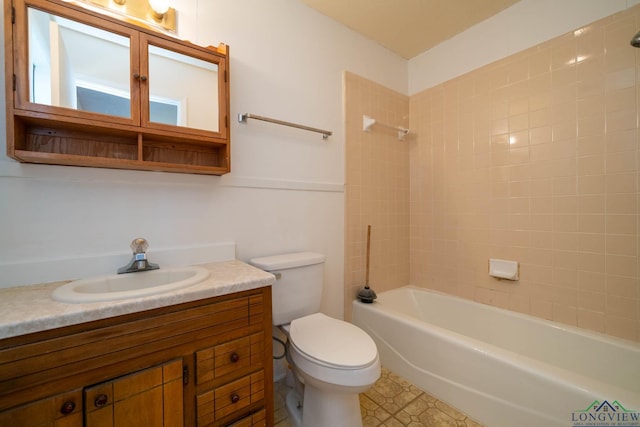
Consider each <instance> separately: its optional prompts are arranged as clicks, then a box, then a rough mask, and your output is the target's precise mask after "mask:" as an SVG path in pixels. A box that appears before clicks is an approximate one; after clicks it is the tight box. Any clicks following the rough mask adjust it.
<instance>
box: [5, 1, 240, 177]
mask: <svg viewBox="0 0 640 427" xmlns="http://www.w3.org/2000/svg"><path fill="white" fill-rule="evenodd" d="M28 7H32V8H35V9H38V10H43V11H47V12H51V13H53V14H55V15H58V16H62V17H65V18H68V19H71V20H73V21H77V22H81V23H84V24H87V25H90V26H92V27H96V28H98V29H102V30H105V31H108V32H110V33H113V34H117V35H120V36H123V37H126V38H127V39H128V40H129V43H130V46H129V50H130V52H129V53H130V58H129V60H130V64H129V66H130V73H131V76H130V79H131V80H130V92H129V96H130V105H131V108H130V116H129V117H120V116H116V115H106V114H100V113H93V112H89V111H79V110H76V109H72V108H65V107H58V106H50V105H45V104H39V103H34V102H30V100H29V81H30V79H29V70H28V68H29V67H28V63H29V61H28V56H27V55H28V28H27V26H28V25H27V8H28ZM4 16H5V61H6V62H5V63H6V66H5V90H6V111H7V155H8V156H9V157H12V158H14V159H16V160H18V161H21V162H28V163H46V164H58V165H73V166H89V167H104V168H114V169H137V170H154V171H168V172H180V173H196V174H212V175H222V174H225V173H228V172H229V171H230V168H231V150H230V123H229V114H230V113H229V111H230V109H229V80H230V79H229V48H228V46H226V45H224V44H221V45H220V46H218V47H201V46H197V45H195V44H192V43H190V42H187V41H183V40H179V39H176V38H173V37H170V36H167V35H165V34H162V33H159V32H156V31H153V30H150V29H147V28H144V27H139V26H137V25H134V24H132V23H130V22H128V21H127V20H121V19H117V18H113V17H110V16H106V15H102V14H99V13H96V12H93V11H90V10H87V9H85V8H83V7H81V6H78V5H76V4H74V3H69V2H65V1H63V0H5V1H4ZM149 46H156V47H159V48H161V49H164V50H168V51H172V52H175V53H179V54H182V55H186V56H189V57H192V58H195V59H198V60H203V61H206V62H209V63H211V64H215V65H216V66H217V70H218V84H217V88H218V90H217V92H218V93H217V95H218V96H217V103H218V116H217V121H218V123H217V129H218V131H210V130H204V129H196V128H190V127H186V126H174V125H169V124H163V123H159V122H153V121H151V120H150V118H149V117H150V107H149V106H150V100H149V80H148V79H146V78H144V79H140V76H147V75H148V68H149V61H148V51H149Z"/></svg>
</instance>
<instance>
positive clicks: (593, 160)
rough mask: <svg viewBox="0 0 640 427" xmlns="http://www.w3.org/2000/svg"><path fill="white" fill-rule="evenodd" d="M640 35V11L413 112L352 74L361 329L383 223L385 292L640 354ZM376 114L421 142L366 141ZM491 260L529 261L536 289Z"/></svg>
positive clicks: (477, 75)
mask: <svg viewBox="0 0 640 427" xmlns="http://www.w3.org/2000/svg"><path fill="white" fill-rule="evenodd" d="M638 29H640V6H636V7H634V8H632V9H629V10H627V11H625V12H622V13H619V14H616V15H613V16H611V17H608V18H606V19H603V20H600V21H598V22H596V23H594V24H592V25H589V26H586V27H584V28H581V29H579V30H577V31H575V32H572V33H569V34H566V35H564V36H561V37H558V38H556V39H554V40H551V41H549V42H546V43H544V44H541V45H538V46H536V47H534V48H531V49H528V50H526V51H523V52H520V53H518V54H516V55H513V56H510V57H508V58H506V59H504V60H501V61H498V62H496V63H493V64H491V65H489V66H486V67H483V68H480V69H477V70H475V71H473V72H470V73H468V74H466V75H464V76H461V77H459V78H455V79H453V80H450V81H448V82H446V83H444V84H441V85H439V86H436V87H433V88H431V89H428V90H425V91H424V92H421V93H419V94H416V95H414V96H412V97H411V98H410V99H409V98H407V97H405V96H403V95H400V94H397V93H395V92H393V91H390V90H388V89H385V88H383V87H381V86H379V85H377V84H375V83H372V82H370V81H367V80H365V79H362V78H360V77H358V76H355V75H353V74H349V73H346V74H345V114H346V117H345V122H346V137H347V140H346V171H347V172H346V177H347V185H346V226H347V227H346V230H347V231H346V233H347V235H346V240H345V245H346V248H345V257H346V259H345V317H346V318H347V319H349V318H350V313H351V308H350V304H351V300H352V299H353V298H354V296H355V294H356V293H357V290H358V289H359V287H360V286H361V285H362V284H363V283H364V276H365V273H364V265H365V261H364V253H365V246H366V245H365V235H366V225H367V224H372V225H373V244H372V261H371V265H372V267H371V284H372V287H373V288H374V289H376V290H378V291H383V290H386V289H390V288H394V287H398V286H402V285H406V284H409V283H411V284H413V285H418V286H423V287H428V288H433V289H437V290H440V291H444V292H447V293H451V294H455V295H460V296H463V297H465V298H468V299H472V300H476V301H479V302H482V303H486V304H491V305H494V306H498V307H503V308H507V309H510V310H514V311H518V312H523V313H527V314H531V315H533V316H537V317H541V318H545V319H552V320H556V321H559V322H562V323H565V324H570V325H577V326H579V327H582V328H586V329H590V330H595V331H599V332H604V333H606V334H610V335H614V336H619V337H623V338H627V339H631V340H636V341H640V281H639V277H638V246H639V241H640V239H639V233H638V229H639V227H640V223H639V216H638V211H639V209H640V207H639V198H638V191H639V188H640V187H639V184H638V180H639V179H640V177H639V174H638V166H639V161H640V160H639V156H640V154H639V150H638V143H639V141H638V136H639V135H638V110H639V102H640V101H639V99H640V85H639V84H638V82H639V81H640V68H639V65H640V49H634V48H632V47H630V46H629V40H630V38H631V37H632V36H633V34H635V33H636V31H637V30H638ZM362 114H369V115H372V116H374V117H376V118H380V120H384V121H387V122H388V123H393V124H402V125H408V126H409V127H410V128H411V129H412V132H413V136H412V137H411V138H409V139H408V140H407V141H405V142H398V141H397V139H396V137H395V133H393V132H392V131H384V130H382V129H374V131H373V132H371V133H364V132H363V131H362ZM407 115H409V120H408V121H407V119H406V117H407ZM489 258H504V259H512V260H517V261H518V262H519V263H520V267H521V280H520V281H519V282H515V283H514V282H506V281H498V280H495V279H493V278H490V277H489V276H488V274H487V262H488V259H489ZM409 259H410V262H409Z"/></svg>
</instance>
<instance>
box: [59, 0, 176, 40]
mask: <svg viewBox="0 0 640 427" xmlns="http://www.w3.org/2000/svg"><path fill="white" fill-rule="evenodd" d="M66 1H70V2H72V3H85V4H88V5H89V7H96V6H97V7H98V11H99V9H103V10H104V11H107V14H111V15H113V14H115V15H116V16H121V17H123V19H128V20H132V21H135V22H137V23H143V24H144V25H149V26H151V27H153V28H155V29H158V30H161V31H169V32H172V33H175V32H176V14H177V12H176V10H175V9H174V8H172V7H171V0H66Z"/></svg>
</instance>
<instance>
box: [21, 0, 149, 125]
mask: <svg viewBox="0 0 640 427" xmlns="http://www.w3.org/2000/svg"><path fill="white" fill-rule="evenodd" d="M37 6H38V2H37V1H35V2H34V5H31V4H28V5H27V7H26V12H25V13H24V16H21V15H22V13H20V12H22V11H24V10H25V9H22V10H20V11H17V13H16V14H17V19H24V20H25V21H26V22H25V24H26V25H24V26H17V27H18V28H26V29H27V30H26V39H27V40H26V43H25V48H26V52H21V54H20V55H17V57H18V58H19V59H18V64H17V70H18V75H17V86H18V87H17V96H16V101H15V102H16V107H17V108H28V109H30V110H38V111H43V112H55V113H59V114H67V115H73V116H80V117H87V118H92V117H93V116H94V115H95V114H100V115H108V116H112V117H111V118H110V120H115V121H116V122H122V123H131V124H139V112H138V107H137V106H136V105H135V104H136V103H138V102H139V89H138V87H137V85H138V83H137V82H136V81H135V79H132V75H133V74H134V68H137V66H136V64H135V63H132V51H131V48H132V45H136V44H137V43H138V35H137V33H136V32H132V31H130V30H129V29H128V28H126V27H122V29H121V31H118V32H116V31H107V30H105V29H103V28H100V27H99V26H97V25H91V22H80V21H79V20H76V19H74V16H73V15H74V13H73V11H71V12H68V11H66V13H65V12H63V11H60V12H58V11H56V10H55V9H56V7H55V5H53V6H52V7H51V8H50V9H51V10H44V9H41V8H40V7H37ZM136 47H137V46H136ZM60 108H63V109H65V110H73V112H64V111H60V110H59V109H60Z"/></svg>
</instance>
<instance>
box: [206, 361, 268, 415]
mask: <svg viewBox="0 0 640 427" xmlns="http://www.w3.org/2000/svg"><path fill="white" fill-rule="evenodd" d="M264 392H265V389H264V371H258V372H256V373H253V374H251V375H247V376H245V377H242V378H240V379H238V380H236V381H233V382H230V383H228V384H225V385H222V386H220V387H217V388H215V389H213V390H211V391H208V392H205V393H202V394H200V395H198V396H197V398H196V406H197V409H196V410H197V424H198V427H204V426H208V425H211V424H213V423H214V422H215V421H217V420H221V419H223V418H225V417H227V416H229V415H232V414H233V413H234V412H239V411H242V410H244V409H249V407H250V405H252V404H254V403H259V402H261V401H263V400H264Z"/></svg>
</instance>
